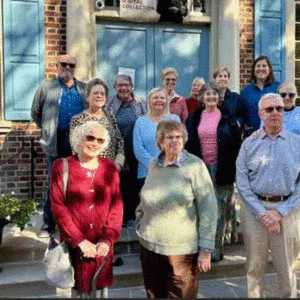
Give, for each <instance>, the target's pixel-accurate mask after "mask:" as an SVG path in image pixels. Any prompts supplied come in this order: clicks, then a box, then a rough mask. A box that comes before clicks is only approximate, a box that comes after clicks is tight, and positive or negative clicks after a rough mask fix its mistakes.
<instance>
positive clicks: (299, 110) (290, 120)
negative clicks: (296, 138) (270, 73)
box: [260, 82, 300, 134]
mask: <svg viewBox="0 0 300 300" xmlns="http://www.w3.org/2000/svg"><path fill="white" fill-rule="evenodd" d="M278 93H279V95H280V96H281V98H282V99H283V103H284V117H283V124H282V126H283V128H284V129H286V130H289V131H291V132H293V133H296V134H300V107H298V106H296V98H297V88H296V86H295V85H294V84H293V83H290V82H283V83H282V84H281V85H280V86H279V88H278ZM263 125H264V124H263V122H261V125H260V127H263Z"/></svg>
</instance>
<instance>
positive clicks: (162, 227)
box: [136, 153, 218, 255]
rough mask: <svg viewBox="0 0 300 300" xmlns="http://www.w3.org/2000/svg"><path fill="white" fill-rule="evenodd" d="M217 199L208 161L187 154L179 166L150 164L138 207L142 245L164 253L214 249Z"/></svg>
mask: <svg viewBox="0 0 300 300" xmlns="http://www.w3.org/2000/svg"><path fill="white" fill-rule="evenodd" d="M217 214H218V212H217V201H216V198H215V193H214V188H213V184H212V181H211V179H210V176H209V173H208V171H207V168H206V166H205V164H204V163H203V162H202V160H200V159H199V158H198V157H196V156H194V155H192V154H190V153H188V154H187V158H186V159H185V160H184V161H183V162H182V164H181V165H180V166H177V165H172V166H168V167H163V166H161V165H160V164H159V163H158V162H157V161H154V162H152V163H151V165H150V168H149V174H148V176H147V178H146V181H145V185H144V187H143V189H142V191H141V203H140V205H139V206H138V208H137V209H136V226H137V227H136V232H137V234H138V237H139V241H140V243H141V245H142V246H144V247H145V248H147V249H149V250H150V251H154V252H155V253H159V254H163V255H184V254H192V253H198V252H199V251H200V250H201V249H203V250H213V249H214V248H215V234H216V224H217Z"/></svg>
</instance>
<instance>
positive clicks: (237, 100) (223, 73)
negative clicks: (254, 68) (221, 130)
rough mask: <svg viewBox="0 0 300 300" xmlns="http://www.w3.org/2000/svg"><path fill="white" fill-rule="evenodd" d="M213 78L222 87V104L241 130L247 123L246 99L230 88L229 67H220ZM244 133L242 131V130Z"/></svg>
mask: <svg viewBox="0 0 300 300" xmlns="http://www.w3.org/2000/svg"><path fill="white" fill-rule="evenodd" d="M213 78H214V80H215V81H216V83H217V84H218V85H219V86H220V96H221V104H222V105H223V106H224V107H225V108H226V109H227V110H228V111H229V112H230V113H231V114H232V115H234V116H235V118H236V120H237V122H238V125H239V127H240V128H243V126H244V123H245V117H246V112H245V108H244V102H245V99H243V97H242V96H241V95H240V94H238V93H235V92H232V91H231V90H230V89H229V88H228V83H229V79H230V71H229V69H228V68H227V67H225V66H223V67H219V68H217V69H216V70H215V71H214V73H213ZM241 132H242V130H241Z"/></svg>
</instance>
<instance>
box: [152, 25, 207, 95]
mask: <svg viewBox="0 0 300 300" xmlns="http://www.w3.org/2000/svg"><path fill="white" fill-rule="evenodd" d="M208 51H209V44H208V30H207V28H205V27H201V28H189V27H175V26H174V27H170V26H169V27H165V26H157V27H156V31H155V66H156V68H155V74H156V76H155V79H156V80H155V83H154V84H155V85H158V86H160V85H161V84H162V83H161V78H160V73H161V70H162V69H163V68H166V67H173V68H175V69H176V70H177V71H178V73H179V78H178V82H177V85H176V92H177V93H179V94H181V95H183V96H184V97H186V98H187V97H189V95H190V89H191V83H192V81H193V79H194V78H195V77H197V76H198V77H199V76H200V77H204V79H205V80H208V74H209V71H208V57H209V53H208Z"/></svg>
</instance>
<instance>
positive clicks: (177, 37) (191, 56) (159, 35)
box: [97, 22, 209, 99]
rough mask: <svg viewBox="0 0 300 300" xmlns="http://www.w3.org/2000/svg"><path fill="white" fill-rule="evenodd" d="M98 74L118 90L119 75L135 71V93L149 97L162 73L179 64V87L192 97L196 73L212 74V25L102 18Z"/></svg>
mask: <svg viewBox="0 0 300 300" xmlns="http://www.w3.org/2000/svg"><path fill="white" fill-rule="evenodd" d="M97 61H98V76H99V77H100V78H102V79H104V80H105V81H106V82H107V83H108V84H109V87H110V95H113V94H114V90H113V84H114V79H115V76H116V75H117V74H118V73H119V72H122V71H124V68H125V71H128V72H129V73H128V74H131V75H132V77H133V80H134V84H135V89H134V91H135V94H136V95H137V96H139V97H143V98H144V99H146V96H147V93H148V92H149V90H150V89H151V88H153V87H157V86H162V83H161V77H160V73H161V70H162V69H163V68H165V67H173V68H176V69H177V71H178V73H179V78H178V82H177V86H176V91H177V92H178V93H179V94H181V95H183V96H184V97H188V96H189V95H190V87H191V83H192V81H193V79H194V78H195V77H198V76H200V77H203V78H204V79H205V80H208V79H209V78H208V76H209V29H208V27H206V26H197V27H192V26H172V25H171V26H164V25H158V24H152V25H150V24H147V25H146V24H127V23H111V22H107V23H106V22H101V24H98V25H97Z"/></svg>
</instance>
